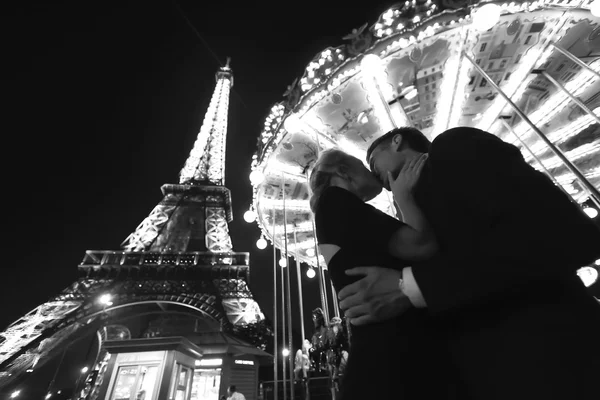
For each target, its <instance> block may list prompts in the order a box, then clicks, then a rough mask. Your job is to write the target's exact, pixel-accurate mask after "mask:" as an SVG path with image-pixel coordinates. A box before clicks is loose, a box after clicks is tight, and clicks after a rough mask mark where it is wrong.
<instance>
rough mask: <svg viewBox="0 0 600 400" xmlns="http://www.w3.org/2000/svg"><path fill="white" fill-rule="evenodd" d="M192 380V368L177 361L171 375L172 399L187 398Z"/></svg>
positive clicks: (183, 399)
mask: <svg viewBox="0 0 600 400" xmlns="http://www.w3.org/2000/svg"><path fill="white" fill-rule="evenodd" d="M191 381H192V369H191V368H189V367H186V366H185V365H181V364H179V363H176V364H175V365H174V366H173V376H172V377H171V396H170V398H171V399H175V400H186V399H187V398H188V392H189V391H190V386H191V385H190V383H191Z"/></svg>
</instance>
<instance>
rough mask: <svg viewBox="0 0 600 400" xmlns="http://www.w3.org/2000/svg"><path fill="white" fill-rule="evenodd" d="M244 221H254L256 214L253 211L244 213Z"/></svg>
mask: <svg viewBox="0 0 600 400" xmlns="http://www.w3.org/2000/svg"><path fill="white" fill-rule="evenodd" d="M244 221H246V222H248V223H251V222H254V221H256V213H255V212H254V210H248V211H246V212H245V213H244Z"/></svg>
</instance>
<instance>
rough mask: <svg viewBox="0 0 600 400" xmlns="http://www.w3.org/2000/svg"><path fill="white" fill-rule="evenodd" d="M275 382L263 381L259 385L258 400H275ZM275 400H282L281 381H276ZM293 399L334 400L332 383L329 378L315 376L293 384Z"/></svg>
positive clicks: (288, 397)
mask: <svg viewBox="0 0 600 400" xmlns="http://www.w3.org/2000/svg"><path fill="white" fill-rule="evenodd" d="M287 384H288V385H287V392H288V393H287V396H286V398H287V399H291V397H290V393H289V391H290V387H289V380H288V381H287ZM274 387H275V381H263V382H261V383H260V389H259V398H260V399H261V400H275V393H274V390H273V389H274ZM277 389H278V390H277V400H283V399H284V393H283V380H278V381H277ZM294 398H295V399H296V400H335V398H334V396H333V395H332V381H331V378H330V377H329V376H315V377H310V378H308V379H306V380H305V381H296V382H295V383H294Z"/></svg>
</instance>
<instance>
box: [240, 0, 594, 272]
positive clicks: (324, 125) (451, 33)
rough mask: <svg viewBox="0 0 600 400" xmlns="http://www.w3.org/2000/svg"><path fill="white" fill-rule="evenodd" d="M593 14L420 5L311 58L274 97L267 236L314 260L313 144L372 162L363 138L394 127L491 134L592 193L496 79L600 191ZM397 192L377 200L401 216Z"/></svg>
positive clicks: (258, 198) (258, 180) (260, 175)
mask: <svg viewBox="0 0 600 400" xmlns="http://www.w3.org/2000/svg"><path fill="white" fill-rule="evenodd" d="M598 9H600V1H598V2H597V3H596V4H592V2H591V1H589V0H583V1H570V0H564V1H563V0H558V1H556V0H552V1H534V2H525V1H522V2H519V1H513V2H475V3H474V2H469V3H467V2H462V1H460V0H458V1H454V2H453V1H451V0H443V1H440V2H434V1H432V0H427V1H421V0H419V1H415V0H413V1H407V2H404V3H399V4H397V5H395V6H393V7H391V8H390V9H389V10H387V11H386V12H384V13H383V14H381V16H380V17H379V19H378V20H377V21H376V22H375V23H374V24H372V25H370V26H368V25H367V24H365V25H364V26H362V27H360V28H358V29H355V30H353V31H352V33H350V34H349V35H347V36H345V37H344V38H343V39H344V40H345V41H346V43H345V44H344V45H342V46H340V47H329V48H327V49H325V50H323V51H322V52H320V53H319V54H317V55H316V56H315V57H314V58H313V60H311V61H310V63H308V65H307V67H306V69H305V72H304V74H303V76H302V77H300V78H299V79H296V80H295V81H294V82H293V83H292V84H291V85H290V86H289V87H288V88H287V90H286V92H285V93H284V100H283V101H281V102H279V103H277V104H275V105H273V107H272V108H271V110H270V112H269V114H268V115H267V117H266V119H265V125H264V129H263V131H262V133H261V135H260V137H259V139H258V150H257V152H256V153H255V154H254V156H253V161H252V166H251V167H252V173H251V176H250V179H251V182H252V185H253V191H254V197H253V204H252V207H251V211H252V212H254V213H255V215H256V221H257V223H258V224H259V226H260V227H261V229H262V234H263V236H264V237H265V238H267V239H268V240H270V241H272V242H274V243H275V245H276V246H277V247H278V248H280V249H281V250H282V251H283V252H284V253H285V252H286V247H287V254H288V255H289V256H292V257H296V258H297V259H298V260H299V261H303V262H306V263H308V264H310V265H316V262H317V257H316V256H315V253H316V246H315V239H314V236H313V222H312V214H311V211H310V208H309V204H308V198H309V195H310V193H309V189H308V185H307V177H308V174H309V172H310V169H311V166H312V165H313V163H314V161H315V160H316V158H317V156H318V153H319V152H320V151H322V150H324V149H328V148H331V147H338V148H340V149H342V150H344V151H346V152H348V153H350V154H352V155H355V156H357V157H358V158H360V159H361V160H364V158H365V153H366V149H367V148H368V146H369V144H370V143H371V142H372V141H373V140H374V139H375V138H377V137H379V136H380V135H382V134H384V133H385V132H387V131H388V130H390V129H392V128H393V127H395V126H406V125H410V126H414V127H416V128H418V129H420V130H421V131H422V132H423V133H425V134H426V135H427V136H428V137H429V138H430V139H433V138H434V137H435V136H436V135H437V134H440V133H441V132H443V131H444V130H446V129H448V128H450V127H454V126H472V127H477V128H480V129H483V130H486V131H489V132H492V133H494V134H496V135H498V136H499V137H501V138H502V139H503V140H505V141H508V142H511V143H513V144H515V145H517V146H519V147H520V148H521V150H522V152H523V155H524V157H525V158H526V159H527V160H528V161H530V162H531V164H532V165H533V166H534V167H535V168H538V169H541V170H547V171H549V172H550V173H551V174H552V176H553V177H554V179H555V180H556V181H557V182H558V183H559V184H560V185H561V186H562V187H563V189H564V190H565V191H567V192H568V193H569V194H570V195H571V196H573V198H574V199H575V200H576V201H578V202H579V203H583V202H586V201H588V197H589V195H588V192H587V191H586V190H585V187H584V186H583V185H581V184H580V182H579V181H578V180H577V179H576V176H575V175H574V174H573V172H572V170H570V169H569V168H567V167H566V166H565V164H564V163H563V162H562V161H561V160H560V158H559V157H557V156H556V155H555V154H554V153H553V152H552V151H551V149H550V148H549V146H548V145H547V144H545V143H544V141H542V140H541V139H540V138H539V136H538V135H537V134H536V133H535V130H534V129H533V128H532V127H531V126H530V125H528V124H527V123H526V122H525V120H524V119H522V118H520V117H519V115H518V113H517V112H515V110H514V109H513V108H512V107H511V106H510V105H509V104H508V103H507V101H506V100H505V99H504V98H503V97H502V96H501V95H499V93H498V91H497V90H496V88H495V86H498V87H499V88H500V89H501V90H502V91H503V92H504V93H505V94H506V95H507V96H508V97H509V98H510V99H511V100H512V101H513V102H514V103H515V104H516V105H517V106H518V107H519V108H520V110H522V111H523V112H524V113H525V114H526V115H527V117H528V118H529V120H531V122H533V124H535V125H536V126H537V128H539V129H540V130H541V131H542V132H543V133H544V134H545V135H546V137H547V138H548V139H549V140H550V141H551V142H552V143H553V144H554V145H556V146H557V147H558V148H559V149H560V150H561V151H562V152H563V153H564V155H565V156H566V157H567V158H568V159H569V160H570V161H571V162H572V163H573V164H574V165H575V166H576V167H577V168H578V169H579V170H580V171H581V173H582V174H583V175H584V176H585V177H586V178H587V180H588V181H589V183H591V184H592V185H593V186H594V187H596V188H598V187H600V166H599V164H600V157H598V153H599V152H600V132H599V129H598V128H599V125H598V122H599V121H600V120H599V119H598V117H597V115H600V99H599V88H600V80H599V79H598V78H599V77H600V75H599V72H600V26H599V25H598V23H599V22H600V17H596V16H595V15H599V16H600V11H598ZM573 56H574V57H573ZM481 71H484V72H485V73H486V74H487V75H488V76H489V77H490V78H491V80H492V81H493V84H491V83H490V82H489V81H488V80H486V79H485V78H484V77H483V76H482V74H481ZM561 86H562V87H564V88H565V89H566V90H567V91H569V92H570V93H571V94H572V95H573V96H575V97H576V98H577V99H578V100H579V102H580V103H581V104H580V105H578V104H576V103H577V102H576V101H573V100H571V98H570V97H569V95H568V94H566V93H565V91H564V90H563V89H561V88H560V87H561ZM581 105H583V106H584V107H583V108H582V107H581ZM585 108H588V110H589V111H590V112H589V113H588V112H586V111H585ZM283 188H285V189H283ZM390 199H391V196H390V193H388V192H387V191H385V190H384V191H383V192H382V193H381V194H380V195H379V196H378V197H377V198H375V199H374V200H373V201H372V202H371V203H372V204H373V205H375V206H376V207H378V208H380V209H381V210H383V211H385V212H387V213H389V214H393V207H392V205H391V201H390ZM286 237H287V239H288V240H287V241H285V240H284V238H286ZM321 261H322V258H321ZM323 264H324V263H322V265H323Z"/></svg>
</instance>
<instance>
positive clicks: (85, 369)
mask: <svg viewBox="0 0 600 400" xmlns="http://www.w3.org/2000/svg"><path fill="white" fill-rule="evenodd" d="M88 371H89V368H88V367H83V368H81V373H82V374H85V373H86V372H88Z"/></svg>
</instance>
